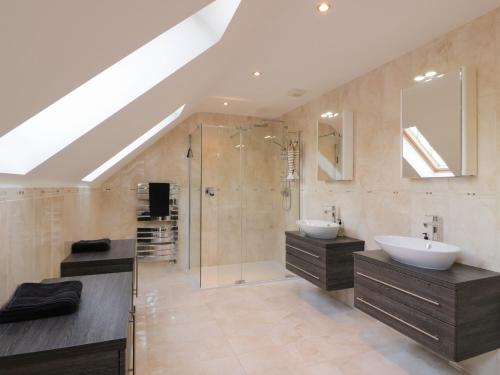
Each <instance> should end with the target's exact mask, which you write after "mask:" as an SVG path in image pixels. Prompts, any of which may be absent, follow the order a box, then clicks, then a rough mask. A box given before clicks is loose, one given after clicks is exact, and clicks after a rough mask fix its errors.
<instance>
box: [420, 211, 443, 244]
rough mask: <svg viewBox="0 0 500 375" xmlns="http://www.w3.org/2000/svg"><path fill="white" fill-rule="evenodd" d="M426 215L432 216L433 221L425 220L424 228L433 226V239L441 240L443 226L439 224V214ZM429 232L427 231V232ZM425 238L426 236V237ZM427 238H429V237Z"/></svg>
mask: <svg viewBox="0 0 500 375" xmlns="http://www.w3.org/2000/svg"><path fill="white" fill-rule="evenodd" d="M425 217H430V218H432V221H428V222H424V223H423V225H424V228H429V227H430V228H432V233H431V234H432V237H431V239H432V241H440V240H441V235H440V234H441V228H440V225H439V216H437V215H425ZM426 234H427V233H426ZM424 238H425V237H424ZM425 239H429V238H428V237H427V238H425Z"/></svg>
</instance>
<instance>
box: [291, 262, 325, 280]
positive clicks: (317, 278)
mask: <svg viewBox="0 0 500 375" xmlns="http://www.w3.org/2000/svg"><path fill="white" fill-rule="evenodd" d="M286 264H287V265H289V266H292V267H293V268H296V269H298V270H299V271H301V272H304V273H305V274H306V275H309V276H311V277H313V278H315V279H316V280H319V277H318V276H316V275H313V274H312V273H309V272H307V271H306V270H304V269H302V268H300V267H297V266H296V265H295V264H292V263H289V262H286Z"/></svg>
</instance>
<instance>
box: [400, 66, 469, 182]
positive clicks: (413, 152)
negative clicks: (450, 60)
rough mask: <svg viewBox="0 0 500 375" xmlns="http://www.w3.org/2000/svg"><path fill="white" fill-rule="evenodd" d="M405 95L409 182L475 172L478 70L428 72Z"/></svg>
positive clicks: (403, 140) (404, 134) (404, 133)
mask: <svg viewBox="0 0 500 375" xmlns="http://www.w3.org/2000/svg"><path fill="white" fill-rule="evenodd" d="M416 79H419V80H420V81H419V82H417V83H416V84H415V85H413V86H411V87H408V88H405V89H403V90H402V91H401V165H402V176H403V177H405V178H431V177H459V176H472V175H475V174H476V173H477V110H476V107H477V104H476V102H477V93H476V71H475V69H471V68H462V69H459V70H455V71H451V72H448V73H441V74H440V73H439V72H429V73H428V76H425V75H422V76H420V77H416Z"/></svg>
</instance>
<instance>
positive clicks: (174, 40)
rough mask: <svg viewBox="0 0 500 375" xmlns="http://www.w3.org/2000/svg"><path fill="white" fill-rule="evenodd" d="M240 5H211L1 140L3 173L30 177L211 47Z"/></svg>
mask: <svg viewBox="0 0 500 375" xmlns="http://www.w3.org/2000/svg"><path fill="white" fill-rule="evenodd" d="M240 1H241V0H215V1H213V2H212V3H210V4H209V5H207V6H205V7H204V8H202V9H201V10H199V11H198V12H196V13H195V14H193V15H192V16H190V17H188V18H186V19H185V20H184V21H182V22H180V23H178V24H177V25H175V26H173V27H172V28H170V29H169V30H167V31H165V32H164V33H163V34H161V35H159V36H158V37H156V38H155V39H153V40H151V41H150V42H148V43H147V44H145V45H143V46H142V47H140V48H139V49H137V50H135V51H134V52H132V53H131V54H130V55H128V56H126V57H124V58H123V59H121V60H120V61H118V62H116V63H115V64H114V65H112V66H110V67H109V68H107V69H106V70H104V71H103V72H101V73H99V74H98V75H96V76H95V77H93V78H91V79H90V80H89V81H87V82H85V83H84V84H82V85H81V86H79V87H78V88H76V89H75V90H73V91H71V92H70V93H68V94H67V95H65V96H63V97H62V98H61V99H59V100H57V101H56V102H54V103H53V104H51V105H50V106H48V107H47V108H45V109H43V110H42V111H41V112H39V113H37V114H36V115H34V116H33V117H31V118H30V119H28V120H26V121H25V122H24V123H22V124H20V125H19V126H17V127H16V128H14V129H12V130H11V131H9V132H8V133H6V134H5V135H3V136H2V137H0V173H10V174H21V175H24V174H27V173H28V172H30V171H31V170H32V169H34V168H35V167H37V166H38V165H40V164H41V163H43V162H44V161H46V160H47V159H49V158H50V157H52V156H53V155H55V154H56V153H58V152H59V151H61V150H62V149H64V148H65V147H66V146H68V145H69V144H71V143H72V142H74V141H75V140H77V139H78V138H80V137H81V136H82V135H84V134H85V133H87V132H89V131H90V130H92V129H93V128H95V127H96V126H97V125H99V124H100V123H102V122H103V121H105V120H106V119H108V118H109V117H111V116H112V115H113V114H115V113H116V112H118V111H119V110H121V109H122V108H124V107H125V106H127V105H128V104H129V103H131V102H132V101H133V100H135V99H137V98H138V97H139V96H141V95H143V94H144V93H145V92H147V91H148V90H150V89H151V88H153V87H154V86H156V85H157V84H158V83H160V82H161V81H163V80H164V79H165V78H167V77H169V76H170V75H172V74H173V73H175V72H176V71H177V70H178V69H180V68H182V67H183V66H184V65H186V64H187V63H189V62H190V61H191V60H193V59H195V58H196V57H197V56H199V55H200V54H202V53H203V52H204V51H206V50H207V49H209V48H210V47H212V46H213V45H214V44H216V43H217V42H218V41H219V40H220V39H221V37H222V35H223V34H224V32H225V30H226V28H227V26H228V25H229V22H230V21H231V19H232V17H233V15H234V13H235V12H236V9H237V8H238V6H239V4H240Z"/></svg>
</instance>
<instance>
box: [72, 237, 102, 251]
mask: <svg viewBox="0 0 500 375" xmlns="http://www.w3.org/2000/svg"><path fill="white" fill-rule="evenodd" d="M110 248H111V240H110V239H109V238H103V239H101V240H85V241H78V242H75V243H73V244H72V245H71V252H72V253H85V252H93V251H106V250H109V249H110Z"/></svg>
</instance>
